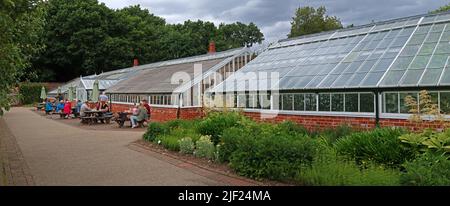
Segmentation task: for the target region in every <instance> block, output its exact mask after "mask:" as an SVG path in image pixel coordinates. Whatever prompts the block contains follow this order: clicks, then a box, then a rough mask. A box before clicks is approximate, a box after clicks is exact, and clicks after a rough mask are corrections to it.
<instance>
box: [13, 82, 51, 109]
mask: <svg viewBox="0 0 450 206" xmlns="http://www.w3.org/2000/svg"><path fill="white" fill-rule="evenodd" d="M42 86H44V85H43V84H41V83H30V82H26V83H20V85H19V94H20V102H21V103H22V104H33V103H36V102H39V101H40V96H41V89H42ZM45 91H46V92H48V89H47V88H45Z"/></svg>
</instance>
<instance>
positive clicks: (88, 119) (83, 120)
mask: <svg viewBox="0 0 450 206" xmlns="http://www.w3.org/2000/svg"><path fill="white" fill-rule="evenodd" d="M80 119H81V123H82V124H89V125H91V124H92V123H94V120H95V121H97V117H92V116H91V117H80Z"/></svg>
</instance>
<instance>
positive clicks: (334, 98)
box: [331, 94, 344, 112]
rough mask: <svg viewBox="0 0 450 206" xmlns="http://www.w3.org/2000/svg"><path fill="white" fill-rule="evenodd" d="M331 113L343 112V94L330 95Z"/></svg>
mask: <svg viewBox="0 0 450 206" xmlns="http://www.w3.org/2000/svg"><path fill="white" fill-rule="evenodd" d="M331 111H333V112H343V111H344V94H331Z"/></svg>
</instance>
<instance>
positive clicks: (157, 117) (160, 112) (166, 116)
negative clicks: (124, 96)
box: [112, 103, 203, 122]
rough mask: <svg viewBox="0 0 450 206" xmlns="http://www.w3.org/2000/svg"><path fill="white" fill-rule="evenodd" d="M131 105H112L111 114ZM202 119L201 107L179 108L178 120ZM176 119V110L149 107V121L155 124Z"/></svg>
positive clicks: (126, 108)
mask: <svg viewBox="0 0 450 206" xmlns="http://www.w3.org/2000/svg"><path fill="white" fill-rule="evenodd" d="M132 107H133V105H126V104H114V103H113V104H112V112H114V113H115V112H121V111H124V110H129V109H130V108H132ZM201 117H203V109H202V108H201V107H195V108H181V109H180V119H196V118H201ZM174 119H177V108H167V107H156V106H152V107H151V120H152V121H157V122H166V121H169V120H174Z"/></svg>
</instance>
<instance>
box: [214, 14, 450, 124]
mask: <svg viewBox="0 0 450 206" xmlns="http://www.w3.org/2000/svg"><path fill="white" fill-rule="evenodd" d="M449 55H450V13H440V14H428V15H420V16H413V17H406V18H401V19H395V20H389V21H384V22H378V23H372V24H368V25H363V26H358V27H353V28H347V29H341V30H335V31H330V32H323V33H319V34H313V35H307V36H302V37H299V38H293V39H286V40H281V41H278V42H277V43H275V44H273V45H271V46H270V47H269V48H268V49H267V50H265V51H264V52H262V53H261V54H260V55H258V57H256V58H255V59H254V60H252V61H251V62H250V63H249V64H247V65H245V66H244V67H243V68H242V69H241V70H239V71H238V72H236V73H235V74H233V75H231V76H230V77H228V78H227V79H226V80H225V81H223V82H222V83H221V84H219V85H218V86H216V87H215V88H214V89H213V90H212V91H211V93H209V94H210V95H211V96H212V97H214V104H215V105H216V106H220V105H222V106H224V104H225V106H226V107H232V108H243V109H244V111H246V112H247V113H277V114H279V115H278V117H276V119H277V120H283V119H294V120H296V121H298V122H304V121H305V120H306V119H307V120H308V121H309V120H314V121H311V122H312V123H311V124H316V125H317V124H320V125H330V124H332V125H336V124H340V123H346V122H348V123H351V124H359V125H361V126H365V127H373V126H374V125H376V124H382V125H383V124H385V125H402V124H404V123H403V122H401V121H395V120H405V119H408V117H409V116H410V114H409V109H408V107H406V105H405V98H406V97H407V96H413V97H415V99H417V100H418V101H417V102H418V104H419V102H420V99H419V97H418V92H419V91H421V90H427V91H429V93H430V95H431V96H432V101H433V102H434V103H435V104H437V105H438V107H439V109H440V110H441V111H442V112H444V113H448V112H450V90H449V86H450V62H449V61H450V60H449ZM249 115H255V114H249ZM293 116H295V117H293ZM327 117H329V118H327ZM392 122H396V124H391V123H392Z"/></svg>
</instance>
